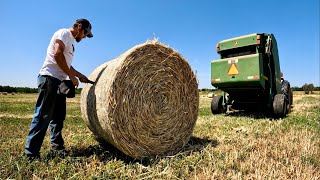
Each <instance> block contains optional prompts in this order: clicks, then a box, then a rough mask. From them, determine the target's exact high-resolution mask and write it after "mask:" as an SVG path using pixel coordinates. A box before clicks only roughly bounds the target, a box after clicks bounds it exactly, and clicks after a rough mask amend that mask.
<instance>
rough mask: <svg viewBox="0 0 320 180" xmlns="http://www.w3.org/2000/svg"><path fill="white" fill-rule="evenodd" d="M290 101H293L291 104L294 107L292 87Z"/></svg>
mask: <svg viewBox="0 0 320 180" xmlns="http://www.w3.org/2000/svg"><path fill="white" fill-rule="evenodd" d="M290 92H291V93H290V102H291V104H290V108H292V104H293V91H292V89H290Z"/></svg>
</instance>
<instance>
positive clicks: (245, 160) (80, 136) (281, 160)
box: [0, 92, 320, 180]
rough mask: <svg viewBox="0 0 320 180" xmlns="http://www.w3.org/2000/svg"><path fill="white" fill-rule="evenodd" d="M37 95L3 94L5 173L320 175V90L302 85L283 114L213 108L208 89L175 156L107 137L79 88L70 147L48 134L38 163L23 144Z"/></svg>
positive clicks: (0, 146)
mask: <svg viewBox="0 0 320 180" xmlns="http://www.w3.org/2000/svg"><path fill="white" fill-rule="evenodd" d="M13 97H15V98H13ZM36 97H37V95H36V94H17V95H15V96H1V97H0V114H2V116H0V140H1V143H0V152H1V153H0V179H201V180H202V179H319V178H320V160H319V157H320V104H319V102H320V96H319V94H313V95H304V94H299V93H297V92H294V97H293V98H294V104H293V105H294V107H293V112H292V113H291V114H289V116H288V117H286V118H283V119H279V120H273V119H271V118H269V117H266V116H264V115H262V114H259V113H253V114H248V113H240V114H227V115H212V114H211V112H210V101H211V98H208V97H207V96H205V97H201V98H200V99H199V102H200V103H199V111H198V118H197V122H196V125H195V127H194V131H193V133H192V137H191V138H190V140H189V142H188V143H187V144H186V146H185V147H184V148H182V149H181V151H179V152H178V153H177V154H175V155H173V156H165V157H161V158H160V157H156V158H148V159H142V160H134V159H132V158H130V157H128V156H126V155H124V154H123V153H121V152H120V151H118V150H117V149H115V148H113V147H112V146H102V145H101V144H99V143H98V142H97V141H96V140H95V139H94V136H93V133H92V132H91V131H90V130H89V129H88V128H87V126H86V124H85V123H84V121H83V119H82V117H81V112H80V106H79V104H80V97H79V96H78V95H77V96H76V98H74V99H68V102H67V115H68V116H67V119H66V120H65V125H64V129H63V137H64V140H65V146H66V148H67V149H66V150H67V151H66V152H65V153H64V154H58V155H52V154H51V153H50V146H49V134H47V136H46V138H45V141H44V143H43V146H42V149H41V158H42V159H41V160H39V161H34V162H32V163H30V162H28V160H27V159H26V158H25V157H24V156H22V152H23V148H24V144H25V138H26V135H27V133H28V129H29V125H30V121H31V119H30V118H29V117H30V115H32V113H33V110H34V103H35V101H36ZM75 104H78V106H76V105H75ZM306 104H313V105H312V106H309V105H307V106H306ZM296 106H303V107H304V108H303V110H302V108H300V109H296V108H295V107H296ZM24 116H25V117H24Z"/></svg>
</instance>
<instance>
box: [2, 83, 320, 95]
mask: <svg viewBox="0 0 320 180" xmlns="http://www.w3.org/2000/svg"><path fill="white" fill-rule="evenodd" d="M291 89H292V90H293V91H304V92H305V93H306V94H309V93H311V94H312V93H313V91H320V86H319V87H315V86H314V85H313V84H304V85H303V86H302V87H297V86H295V87H291ZM81 90H82V88H77V89H76V94H80V93H81ZM199 91H205V92H213V91H218V89H210V88H202V89H199ZM0 92H7V93H37V92H38V88H29V87H11V86H0Z"/></svg>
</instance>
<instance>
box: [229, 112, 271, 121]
mask: <svg viewBox="0 0 320 180" xmlns="http://www.w3.org/2000/svg"><path fill="white" fill-rule="evenodd" d="M226 116H232V117H246V118H253V119H270V120H275V118H274V117H273V116H272V114H270V113H268V112H263V111H256V112H253V111H231V112H228V113H226Z"/></svg>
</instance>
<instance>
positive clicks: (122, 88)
mask: <svg viewBox="0 0 320 180" xmlns="http://www.w3.org/2000/svg"><path fill="white" fill-rule="evenodd" d="M89 78H90V79H92V80H93V81H95V82H96V83H95V84H94V85H85V86H84V88H83V90H82V92H81V111H82V114H83V117H84V120H85V122H86V124H87V126H88V127H89V129H90V130H91V131H92V132H93V133H94V135H95V136H97V137H98V138H99V139H104V140H106V141H108V142H109V143H111V144H113V145H114V146H115V147H117V148H118V149H119V150H121V151H122V152H124V153H125V154H127V155H129V156H131V157H133V158H138V159H139V158H142V157H151V156H157V155H166V154H172V153H176V152H177V151H179V150H180V149H181V148H182V147H183V146H184V145H185V144H186V143H187V142H188V140H189V138H190V136H191V134H192V131H193V128H194V125H195V122H196V119H197V115H198V106H199V96H198V84H197V81H196V77H195V75H194V73H193V72H192V70H191V68H190V66H189V64H188V63H187V61H186V60H185V59H184V58H183V57H182V56H181V55H180V54H179V53H178V52H177V51H175V50H173V49H172V48H170V47H168V46H165V45H163V44H160V43H158V42H147V43H144V44H141V45H138V46H135V47H133V48H131V49H129V50H128V51H126V52H125V53H124V54H122V55H120V56H119V57H118V58H116V59H114V60H112V61H109V62H107V63H104V64H102V65H101V66H99V67H98V68H97V69H95V70H94V71H93V73H92V74H91V75H90V77H89Z"/></svg>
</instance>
